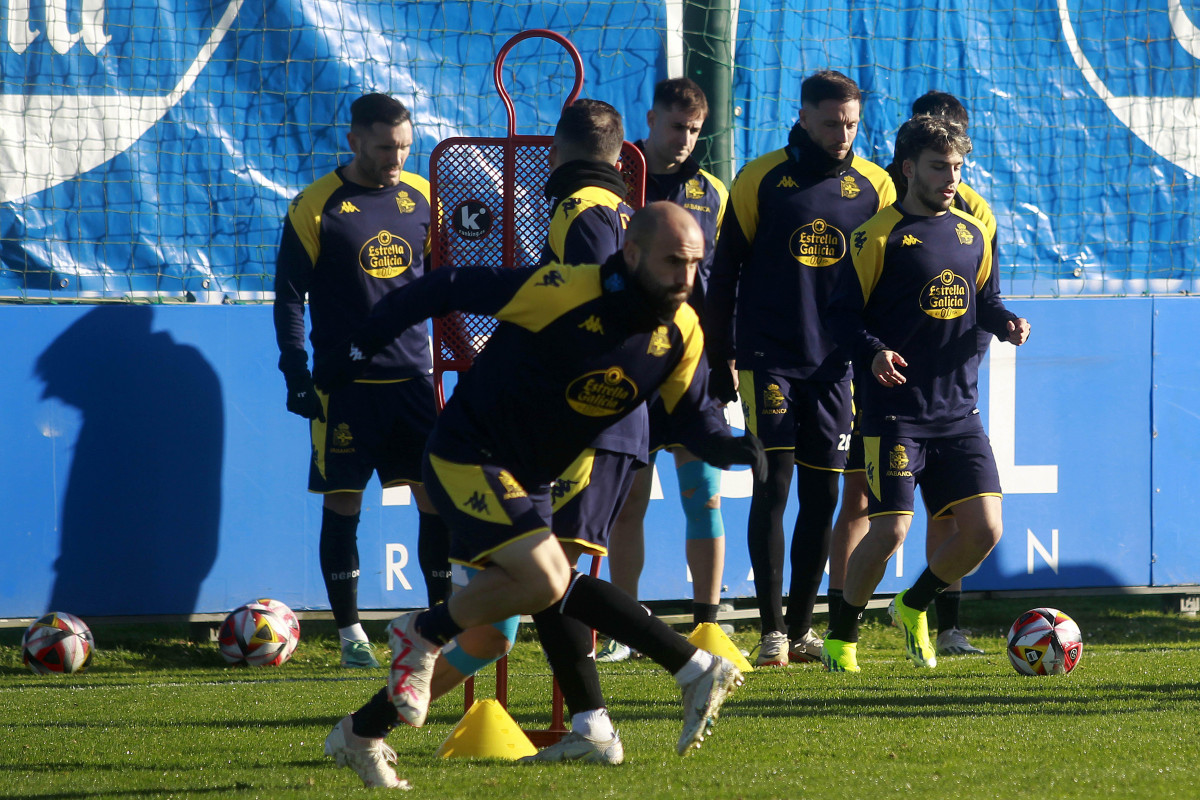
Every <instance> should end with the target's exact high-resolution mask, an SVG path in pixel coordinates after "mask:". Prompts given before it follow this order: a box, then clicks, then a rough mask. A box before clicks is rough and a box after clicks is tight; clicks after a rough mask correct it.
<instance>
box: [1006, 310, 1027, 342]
mask: <svg viewBox="0 0 1200 800" xmlns="http://www.w3.org/2000/svg"><path fill="white" fill-rule="evenodd" d="M1027 339H1029V320H1027V319H1025V318H1024V317H1021V318H1020V319H1018V320H1017V321H1016V322H1013V321H1012V320H1009V321H1008V339H1007V340H1006V341H1008V343H1009V344H1015V345H1017V346H1018V347H1020V346H1021V345H1023V344H1025V342H1026V340H1027Z"/></svg>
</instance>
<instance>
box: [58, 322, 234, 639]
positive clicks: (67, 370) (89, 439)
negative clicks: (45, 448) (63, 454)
mask: <svg viewBox="0 0 1200 800" xmlns="http://www.w3.org/2000/svg"><path fill="white" fill-rule="evenodd" d="M153 317H154V310H153V308H151V307H149V306H141V307H138V306H120V307H100V308H96V309H95V310H93V311H90V312H88V313H87V314H85V315H84V316H83V317H82V318H80V319H79V320H78V321H76V322H75V323H74V324H73V325H71V326H70V327H69V328H67V330H65V331H64V332H63V333H62V335H60V336H59V337H58V338H57V339H55V341H54V342H53V343H52V344H51V345H50V346H49V347H48V348H47V349H46V351H45V352H44V353H42V354H41V355H40V356H39V357H38V360H37V364H36V367H35V375H36V377H37V378H39V379H40V380H42V381H43V382H44V384H45V389H44V390H43V392H42V397H43V398H58V399H60V400H62V402H64V403H66V404H68V405H71V406H74V407H76V408H78V409H79V410H80V411H81V412H82V417H83V420H82V425H81V427H80V430H79V438H78V440H77V441H76V442H75V448H74V457H73V459H72V461H71V468H70V474H69V476H68V479H67V480H68V482H67V486H66V489H65V492H64V494H63V509H62V517H61V519H62V529H61V542H60V547H59V556H58V560H57V561H55V563H54V570H55V581H54V587H53V589H52V591H51V594H50V604H49V608H50V609H61V610H65V611H70V612H72V613H75V614H82V615H87V614H93V615H110V614H146V613H152V614H182V613H191V612H192V611H194V610H195V607H196V598H197V596H198V594H199V591H200V585H201V583H202V582H203V581H204V579H205V577H206V576H207V575H208V573H209V570H211V569H212V566H213V562H214V561H215V560H216V555H217V536H218V528H219V522H220V516H221V466H222V458H223V451H224V437H225V418H224V407H223V405H222V399H221V386H220V382H219V381H218V379H217V374H216V372H215V371H214V370H213V368H212V366H211V365H210V364H209V363H208V361H206V360H205V358H204V356H203V355H201V353H200V351H198V350H197V349H196V348H194V347H191V346H187V345H180V344H177V343H176V342H175V341H174V340H173V339H172V338H171V335H170V334H168V333H164V332H157V333H155V332H152V331H151V323H152V321H153Z"/></svg>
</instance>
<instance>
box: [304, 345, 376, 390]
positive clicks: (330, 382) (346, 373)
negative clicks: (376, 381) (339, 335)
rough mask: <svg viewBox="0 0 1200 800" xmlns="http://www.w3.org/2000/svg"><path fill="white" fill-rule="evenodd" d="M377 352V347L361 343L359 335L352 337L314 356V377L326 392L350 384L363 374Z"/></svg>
mask: <svg viewBox="0 0 1200 800" xmlns="http://www.w3.org/2000/svg"><path fill="white" fill-rule="evenodd" d="M375 353H376V348H374V347H368V346H367V345H365V344H363V343H361V342H360V341H358V337H351V338H350V339H347V340H346V341H344V342H342V343H341V344H340V345H338V346H336V347H333V348H330V349H329V350H326V351H323V352H321V354H320V355H316V356H314V358H313V379H314V380H315V382H316V384H317V385H318V386H320V387H321V389H322V390H323V391H326V392H328V391H330V390H332V389H340V388H341V387H343V386H348V385H349V384H351V383H353V382H354V380H355V379H356V378H357V377H358V376H359V375H362V374H363V372H364V371H365V370H366V368H367V365H368V364H370V363H371V357H372V356H374V355H375Z"/></svg>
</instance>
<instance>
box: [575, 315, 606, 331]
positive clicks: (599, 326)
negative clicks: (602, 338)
mask: <svg viewBox="0 0 1200 800" xmlns="http://www.w3.org/2000/svg"><path fill="white" fill-rule="evenodd" d="M576 327H578V328H582V329H583V330H585V331H590V332H591V333H599V334H601V335H603V333H604V325H603V323H601V322H600V318H599V317H597V316H596V315H595V314H592V315H591V316H590V317H588V318H587V319H585V320H584V321H583V322H581V323H579V324H578V325H577V326H576Z"/></svg>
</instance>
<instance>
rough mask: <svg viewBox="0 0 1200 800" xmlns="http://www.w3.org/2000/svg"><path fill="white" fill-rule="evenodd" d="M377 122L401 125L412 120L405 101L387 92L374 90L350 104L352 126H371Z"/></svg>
mask: <svg viewBox="0 0 1200 800" xmlns="http://www.w3.org/2000/svg"><path fill="white" fill-rule="evenodd" d="M376 122H384V123H387V124H388V125H400V124H403V123H405V122H412V115H411V114H409V113H408V109H407V108H405V106H404V103H401V102H400V101H399V100H397V99H396V98H394V97H392V96H391V95H387V94H379V93H377V92H372V93H371V94H364V95H363V96H362V97H360V98H358V99H357V100H355V101H354V102H353V103H351V104H350V127H351V128H369V127H371V126H372V125H374V124H375V123H376Z"/></svg>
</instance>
